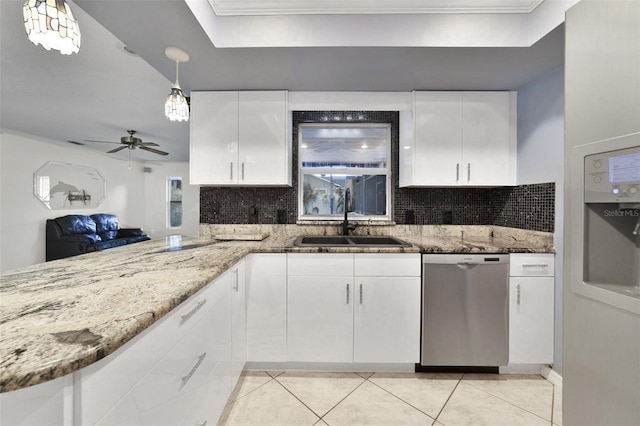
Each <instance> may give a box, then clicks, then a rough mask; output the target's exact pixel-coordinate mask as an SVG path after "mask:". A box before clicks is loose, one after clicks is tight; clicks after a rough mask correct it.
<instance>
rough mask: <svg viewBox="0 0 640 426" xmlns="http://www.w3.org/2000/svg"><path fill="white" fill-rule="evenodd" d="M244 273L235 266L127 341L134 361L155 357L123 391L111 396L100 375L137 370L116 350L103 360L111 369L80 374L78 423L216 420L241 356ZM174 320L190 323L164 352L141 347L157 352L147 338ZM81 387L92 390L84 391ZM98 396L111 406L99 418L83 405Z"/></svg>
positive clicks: (156, 335) (107, 383)
mask: <svg viewBox="0 0 640 426" xmlns="http://www.w3.org/2000/svg"><path fill="white" fill-rule="evenodd" d="M244 274H245V273H244V261H242V262H240V263H238V264H236V265H234V266H233V267H232V268H230V269H229V270H228V271H227V272H225V273H224V274H223V275H221V276H220V277H218V278H217V279H216V280H214V281H213V282H212V283H210V284H209V285H208V286H207V287H206V288H205V289H203V290H202V291H201V292H199V293H198V294H197V295H196V296H193V297H192V298H191V299H193V298H196V299H197V300H200V302H197V301H196V303H195V305H194V304H192V300H191V299H190V300H189V301H187V302H186V303H187V306H191V308H192V309H190V310H187V311H186V312H185V311H184V310H177V311H176V312H174V313H170V314H169V315H168V316H167V317H166V318H165V319H163V321H162V322H159V323H156V325H154V326H152V328H151V329H150V330H151V331H150V332H149V333H147V334H146V335H144V336H142V338H141V339H139V340H137V339H135V340H136V341H135V342H134V341H132V342H133V344H132V345H131V346H130V348H129V349H130V350H133V348H136V349H135V352H136V353H137V354H139V355H137V356H136V357H135V358H134V359H142V358H144V357H146V358H147V359H149V360H154V359H157V358H159V360H158V361H157V362H155V361H154V362H152V363H149V365H148V366H147V367H146V372H145V373H144V374H143V375H142V377H141V378H140V379H139V380H138V381H136V382H135V383H133V384H132V385H131V387H130V389H127V390H126V392H122V391H121V392H120V393H117V394H116V395H115V396H112V395H110V394H109V392H110V391H111V390H112V389H113V386H112V385H110V383H111V382H112V381H113V379H112V378H111V377H110V376H105V374H106V373H108V374H109V375H111V374H114V375H115V377H122V376H123V375H124V374H125V373H126V372H127V371H129V370H130V369H131V368H133V367H134V365H136V364H134V363H131V362H127V358H131V357H124V358H122V356H123V353H120V352H116V353H114V354H112V355H110V356H109V357H107V359H108V360H109V362H108V364H109V367H110V368H106V369H95V370H93V371H89V370H87V369H83V370H81V371H80V372H79V374H78V376H77V379H76V385H75V390H74V391H75V392H77V395H78V396H77V398H76V401H80V404H79V405H78V407H76V411H77V413H78V416H79V417H78V418H79V419H85V420H89V419H92V421H82V420H81V421H80V422H79V424H98V425H102V426H106V425H122V424H127V425H193V424H206V423H208V424H213V423H215V422H217V420H218V418H219V417H220V415H221V414H222V410H223V409H224V406H225V404H226V402H227V399H228V397H229V395H230V394H231V392H232V390H233V387H234V386H235V383H236V382H237V379H238V377H239V375H240V372H241V371H242V369H243V367H244V363H245V359H246V340H245V339H246V336H245V324H244V303H245V302H244V296H245V292H244ZM202 300H206V302H204V303H203V302H202ZM205 306H206V308H205ZM174 318H175V319H176V320H177V321H178V323H183V324H184V323H185V322H189V321H192V325H191V326H190V328H188V329H187V330H185V331H184V333H182V335H181V336H178V338H177V339H174V340H173V341H170V342H168V343H167V342H165V343H164V345H165V346H167V345H168V346H169V348H168V349H167V350H165V351H164V353H160V354H157V353H149V352H148V351H144V349H145V348H146V349H147V350H149V349H154V348H157V347H158V346H157V344H155V343H154V341H155V340H158V339H161V340H162V339H165V338H166V337H167V336H168V335H169V334H168V332H169V331H170V329H169V328H168V325H167V324H173V323H174ZM164 332H167V334H165V333H164ZM165 340H166V339H165ZM125 352H126V351H125ZM89 368H90V367H89ZM85 370H87V371H85ZM89 380H90V381H89ZM87 383H91V386H88V387H87V386H85V384H87ZM100 383H102V384H103V385H104V386H100ZM129 383H130V382H129ZM99 395H104V396H107V397H108V398H112V399H113V398H115V399H116V401H117V402H116V403H115V404H113V405H112V406H111V407H110V408H109V409H108V410H107V412H106V414H104V415H102V416H98V415H96V412H95V411H96V410H94V409H92V407H91V406H90V405H88V404H87V403H86V402H85V401H86V400H89V401H90V400H92V399H96V398H97V397H98V396H99ZM100 407H101V408H100V411H104V408H103V405H100ZM97 417H99V419H97ZM94 419H95V421H93V420H94Z"/></svg>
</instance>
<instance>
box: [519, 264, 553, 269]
mask: <svg viewBox="0 0 640 426" xmlns="http://www.w3.org/2000/svg"><path fill="white" fill-rule="evenodd" d="M522 267H523V268H548V267H549V264H548V263H523V264H522Z"/></svg>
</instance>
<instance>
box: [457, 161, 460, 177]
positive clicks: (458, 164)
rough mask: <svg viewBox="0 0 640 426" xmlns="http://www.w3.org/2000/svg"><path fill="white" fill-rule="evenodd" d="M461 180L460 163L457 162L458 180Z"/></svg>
mask: <svg viewBox="0 0 640 426" xmlns="http://www.w3.org/2000/svg"><path fill="white" fill-rule="evenodd" d="M459 181H460V163H456V182H459Z"/></svg>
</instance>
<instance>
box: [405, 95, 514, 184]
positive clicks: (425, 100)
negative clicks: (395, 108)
mask: <svg viewBox="0 0 640 426" xmlns="http://www.w3.org/2000/svg"><path fill="white" fill-rule="evenodd" d="M414 125H415V129H414V132H415V143H414V145H413V146H412V147H408V148H409V149H401V150H400V156H401V159H400V164H401V165H403V169H404V170H402V169H401V170H400V186H460V185H466V186H501V185H514V184H515V182H516V154H517V153H516V149H517V140H516V139H517V138H516V94H515V93H513V92H414Z"/></svg>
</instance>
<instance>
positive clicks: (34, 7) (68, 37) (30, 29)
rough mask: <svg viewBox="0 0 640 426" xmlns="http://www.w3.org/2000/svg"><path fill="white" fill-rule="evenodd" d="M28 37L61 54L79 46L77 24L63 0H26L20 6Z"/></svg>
mask: <svg viewBox="0 0 640 426" xmlns="http://www.w3.org/2000/svg"><path fill="white" fill-rule="evenodd" d="M22 15H23V17H24V28H25V31H26V32H27V36H28V37H29V40H31V42H32V43H33V44H35V45H38V44H40V45H42V47H44V48H45V49H47V50H50V49H54V50H59V51H60V53H62V54H63V55H70V54H72V53H78V51H79V50H80V28H79V27H78V21H76V19H75V17H74V16H73V13H72V12H71V8H70V7H69V5H68V4H67V3H66V2H65V1H64V0H26V1H25V2H24V5H23V7H22Z"/></svg>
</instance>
